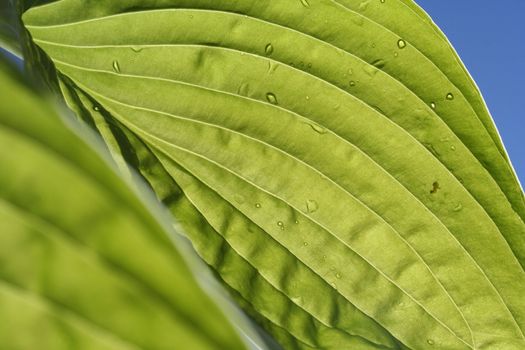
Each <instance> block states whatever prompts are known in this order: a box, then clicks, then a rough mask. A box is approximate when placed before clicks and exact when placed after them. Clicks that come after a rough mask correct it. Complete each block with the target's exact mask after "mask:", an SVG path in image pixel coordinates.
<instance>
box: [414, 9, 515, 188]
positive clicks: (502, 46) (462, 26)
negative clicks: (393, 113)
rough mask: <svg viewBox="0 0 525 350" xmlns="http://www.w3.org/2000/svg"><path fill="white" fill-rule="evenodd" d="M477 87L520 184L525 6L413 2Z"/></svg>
mask: <svg viewBox="0 0 525 350" xmlns="http://www.w3.org/2000/svg"><path fill="white" fill-rule="evenodd" d="M416 2H417V3H418V4H419V5H420V6H421V7H423V8H424V9H425V10H426V11H427V13H429V14H430V16H431V17H432V18H433V19H434V22H436V23H437V25H438V26H439V27H440V28H441V30H443V32H444V33H445V34H446V35H447V37H448V38H449V40H450V41H451V42H452V45H454V47H455V49H456V51H457V52H458V53H459V56H460V57H461V59H462V60H463V62H464V63H465V65H466V66H467V68H468V70H469V72H470V74H471V75H472V77H473V78H474V80H475V81H476V83H477V84H478V86H479V88H480V90H481V92H482V94H483V96H484V97H485V101H486V102H487V105H488V106H489V109H490V111H491V113H492V117H493V118H494V121H495V122H496V126H497V127H498V130H499V132H500V135H501V137H502V139H503V143H504V144H505V147H506V149H507V152H508V153H509V155H510V159H511V161H512V163H513V165H514V169H515V170H516V172H517V173H518V177H519V178H520V180H521V183H522V185H525V140H524V139H525V108H524V106H525V64H524V63H525V19H524V17H523V16H524V14H525V1H524V0H482V1H480V0H416Z"/></svg>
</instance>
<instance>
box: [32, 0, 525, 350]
mask: <svg viewBox="0 0 525 350" xmlns="http://www.w3.org/2000/svg"><path fill="white" fill-rule="evenodd" d="M24 23H25V24H26V27H27V29H28V30H29V31H30V33H31V35H32V36H33V39H34V41H35V43H36V44H38V45H39V46H40V47H41V48H42V49H43V50H44V51H45V52H46V53H47V54H48V55H49V56H50V58H51V59H52V60H53V62H54V63H55V66H56V68H57V70H58V72H59V75H60V82H61V86H62V92H63V94H64V97H65V98H66V100H67V101H68V103H69V105H70V107H71V108H72V109H73V110H75V111H76V112H77V114H78V115H79V116H80V117H81V118H82V119H84V120H86V121H87V122H88V123H90V124H91V125H92V126H93V127H95V128H96V129H97V130H98V131H99V133H100V134H101V135H102V136H103V138H104V139H105V140H106V143H107V145H108V147H109V148H110V150H111V151H112V152H113V154H114V155H115V156H116V158H117V159H120V161H119V164H120V166H121V168H122V169H125V168H126V167H127V165H126V163H124V162H123V161H122V158H123V159H125V160H126V161H127V162H128V164H130V165H131V166H132V167H134V168H136V169H138V170H139V171H140V172H141V173H142V174H143V176H144V177H145V178H146V180H147V181H148V182H149V184H150V185H151V187H152V188H153V189H154V190H155V192H156V193H157V196H158V197H159V199H161V200H162V201H163V202H164V203H165V204H166V205H167V206H168V207H169V208H170V210H171V212H172V213H173V215H174V217H175V218H177V219H178V221H179V222H180V223H181V224H182V225H183V226H184V228H185V232H186V233H187V235H188V236H189V238H190V239H191V240H192V242H193V244H194V246H195V247H196V249H197V251H198V252H199V253H200V255H201V256H202V257H203V259H204V260H205V261H206V262H207V263H208V264H210V265H211V266H212V267H213V268H214V270H215V271H216V272H217V274H218V275H219V276H220V278H221V279H222V280H223V282H224V283H225V284H226V285H227V286H229V288H230V289H231V291H232V294H233V295H234V297H235V298H237V300H238V301H239V302H240V303H241V304H242V305H243V306H244V307H245V309H246V310H247V311H248V312H249V313H250V314H252V315H253V316H254V317H255V318H256V319H257V320H258V321H259V322H260V323H261V324H262V325H263V326H264V327H265V328H266V329H268V330H270V331H271V332H272V334H273V335H274V336H275V337H276V338H277V339H278V340H279V341H280V342H281V343H282V344H283V345H284V346H285V348H290V349H293V348H300V349H308V348H324V349H347V348H352V349H354V348H355V349H374V348H375V349H381V348H387V349H398V348H412V349H426V348H439V349H492V348H502V349H520V348H523V347H524V346H525V336H524V329H525V300H524V299H523V297H522V295H523V293H524V291H525V272H524V270H523V266H525V225H524V223H523V218H525V210H524V208H525V204H524V199H523V192H522V190H521V188H520V186H519V183H518V181H517V180H516V177H515V176H514V173H513V170H512V168H511V166H510V164H509V162H508V160H507V158H506V154H505V150H504V148H503V146H502V144H501V141H500V139H499V136H498V134H497V131H496V129H495V127H494V124H493V122H492V120H491V118H490V115H489V114H488V112H487V110H486V108H485V105H484V102H483V99H482V98H481V95H480V93H479V92H478V90H477V88H476V87H475V85H474V83H473V82H472V80H471V79H470V77H469V75H468V73H467V72H466V70H465V69H464V67H463V66H462V64H461V63H460V61H459V59H458V58H457V56H456V54H455V53H454V51H453V49H452V48H451V47H450V45H449V44H448V42H447V40H446V38H445V37H444V35H443V34H442V33H440V32H439V30H438V29H437V28H436V27H435V26H434V25H433V24H432V23H431V21H430V19H429V18H428V16H427V15H426V14H425V13H424V12H423V11H422V10H420V9H419V8H418V7H417V6H416V5H415V4H414V3H412V2H411V1H408V0H403V1H401V0H386V1H380V0H377V1H372V0H367V1H350V0H345V1H343V0H339V1H336V0H318V1H314V0H283V1H252V0H244V1H217V0H214V1H211V0H197V1H195V0H192V1H185V0H164V1H132V0H126V1H119V2H113V1H97V2H89V3H87V4H86V3H85V2H80V1H74V0H62V1H58V2H55V3H53V4H51V5H47V6H42V7H37V8H33V9H31V10H30V11H28V12H27V13H26V14H25V16H24Z"/></svg>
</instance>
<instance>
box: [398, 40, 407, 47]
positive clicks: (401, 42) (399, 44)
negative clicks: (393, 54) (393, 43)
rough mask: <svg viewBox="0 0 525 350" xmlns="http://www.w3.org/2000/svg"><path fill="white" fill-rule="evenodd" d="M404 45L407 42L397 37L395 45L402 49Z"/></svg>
mask: <svg viewBox="0 0 525 350" xmlns="http://www.w3.org/2000/svg"><path fill="white" fill-rule="evenodd" d="M406 46H407V42H406V41H404V40H403V39H399V40H398V41H397V47H399V48H400V49H404V48H405V47H406Z"/></svg>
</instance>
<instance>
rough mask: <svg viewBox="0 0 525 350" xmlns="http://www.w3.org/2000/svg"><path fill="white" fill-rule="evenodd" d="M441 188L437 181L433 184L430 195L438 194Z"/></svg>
mask: <svg viewBox="0 0 525 350" xmlns="http://www.w3.org/2000/svg"><path fill="white" fill-rule="evenodd" d="M440 188H441V187H439V183H438V182H437V181H434V183H433V184H432V189H431V190H430V193H432V194H434V193H436V192H437V191H438V190H439V189H440Z"/></svg>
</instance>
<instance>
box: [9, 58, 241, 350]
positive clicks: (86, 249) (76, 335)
mask: <svg viewBox="0 0 525 350" xmlns="http://www.w3.org/2000/svg"><path fill="white" fill-rule="evenodd" d="M0 86H1V91H2V93H0V148H1V149H2V151H1V152H0V168H1V169H2V170H1V172H0V323H1V324H2V327H0V344H2V346H1V347H2V348H3V349H9V350H34V349H43V350H44V349H49V350H51V349H53V350H59V349H86V350H87V349H97V350H100V349H152V350H153V349H158V350H161V349H217V350H219V349H221V350H222V349H244V348H245V347H244V346H243V344H242V343H241V341H240V340H239V337H238V336H237V334H236V332H234V330H233V328H232V326H231V325H230V324H229V322H227V320H226V318H225V317H224V316H223V314H222V312H221V311H220V310H219V309H218V308H217V306H216V305H215V304H214V303H213V302H212V301H211V300H210V299H209V298H208V296H206V295H205V294H204V292H202V291H201V289H200V287H199V286H198V285H197V283H196V281H195V279H194V277H193V276H192V272H191V271H190V270H189V269H188V267H187V266H186V263H185V262H184V260H183V259H182V257H181V255H180V254H179V252H178V251H177V250H176V249H175V248H174V245H173V243H172V241H171V238H173V237H170V235H172V233H171V230H167V229H165V228H164V227H163V226H162V224H161V223H160V222H161V220H160V219H159V217H158V215H153V214H152V213H151V212H150V210H148V209H147V208H146V207H145V205H144V204H143V203H142V202H141V201H140V200H138V199H137V196H136V194H135V193H133V192H132V191H131V190H130V189H129V188H128V186H127V185H126V184H125V183H124V182H123V181H122V180H121V179H120V178H119V177H118V175H117V174H116V172H115V171H114V170H113V169H112V168H111V167H110V166H109V165H108V163H107V161H105V160H103V159H102V158H101V156H100V155H99V154H98V153H97V152H94V151H93V150H92V149H91V146H89V145H87V144H86V143H85V142H84V141H83V140H82V139H81V138H80V137H78V136H77V135H76V134H75V133H73V132H72V131H70V130H69V129H68V128H66V127H65V126H64V125H63V123H62V121H61V119H60V118H56V117H52V116H55V115H56V112H55V111H54V109H53V108H52V107H51V106H50V105H49V104H48V103H47V102H45V101H43V100H42V99H41V98H40V97H38V96H37V95H36V94H35V93H33V92H32V91H31V90H30V89H28V88H27V87H26V86H25V85H24V84H22V83H21V82H20V78H19V77H16V73H14V72H12V71H11V70H10V69H9V68H8V66H7V65H6V64H5V63H4V62H0Z"/></svg>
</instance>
